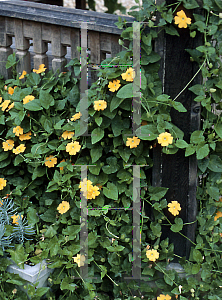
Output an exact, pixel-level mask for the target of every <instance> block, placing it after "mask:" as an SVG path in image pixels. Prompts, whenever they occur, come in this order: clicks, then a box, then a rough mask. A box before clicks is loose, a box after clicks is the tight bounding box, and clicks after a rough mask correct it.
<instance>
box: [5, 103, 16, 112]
mask: <svg viewBox="0 0 222 300" xmlns="http://www.w3.org/2000/svg"><path fill="white" fill-rule="evenodd" d="M14 106H15V103H14V102H12V103H11V104H10V105H9V106H8V109H6V111H7V112H8V111H9V110H10V109H12V108H13V107H14Z"/></svg>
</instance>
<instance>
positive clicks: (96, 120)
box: [94, 117, 103, 126]
mask: <svg viewBox="0 0 222 300" xmlns="http://www.w3.org/2000/svg"><path fill="white" fill-rule="evenodd" d="M94 120H95V122H96V124H97V125H98V126H100V125H101V124H102V121H103V118H102V117H95V119H94Z"/></svg>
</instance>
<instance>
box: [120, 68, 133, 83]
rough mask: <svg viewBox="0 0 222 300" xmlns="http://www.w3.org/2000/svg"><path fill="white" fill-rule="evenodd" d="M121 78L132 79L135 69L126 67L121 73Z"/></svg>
mask: <svg viewBox="0 0 222 300" xmlns="http://www.w3.org/2000/svg"><path fill="white" fill-rule="evenodd" d="M121 76H122V79H123V80H126V81H133V79H134V78H135V71H134V70H133V68H128V69H127V70H126V72H125V73H122V74H121Z"/></svg>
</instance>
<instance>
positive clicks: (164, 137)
mask: <svg viewBox="0 0 222 300" xmlns="http://www.w3.org/2000/svg"><path fill="white" fill-rule="evenodd" d="M157 140H158V143H159V144H161V146H168V145H169V144H172V143H173V137H172V135H171V134H170V133H168V132H162V133H161V134H160V135H159V136H158V137H157Z"/></svg>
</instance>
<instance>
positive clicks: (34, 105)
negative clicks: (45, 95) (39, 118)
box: [24, 99, 42, 111]
mask: <svg viewBox="0 0 222 300" xmlns="http://www.w3.org/2000/svg"><path fill="white" fill-rule="evenodd" d="M24 107H25V109H27V110H30V111H38V110H42V106H41V103H40V100H39V99H34V100H32V101H29V102H28V103H26V104H24Z"/></svg>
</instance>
